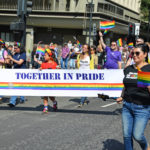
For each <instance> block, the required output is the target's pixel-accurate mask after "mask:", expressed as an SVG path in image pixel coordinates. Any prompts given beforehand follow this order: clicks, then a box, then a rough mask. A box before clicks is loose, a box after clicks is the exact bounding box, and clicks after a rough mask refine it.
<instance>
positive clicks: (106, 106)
mask: <svg viewBox="0 0 150 150" xmlns="http://www.w3.org/2000/svg"><path fill="white" fill-rule="evenodd" d="M115 104H117V103H116V102H114V103H110V104H107V105H104V106H101V107H103V108H105V107H108V106H111V105H115Z"/></svg>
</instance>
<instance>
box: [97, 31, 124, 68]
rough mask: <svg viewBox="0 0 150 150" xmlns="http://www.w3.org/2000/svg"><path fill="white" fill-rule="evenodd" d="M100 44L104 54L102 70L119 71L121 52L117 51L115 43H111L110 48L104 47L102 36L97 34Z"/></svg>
mask: <svg viewBox="0 0 150 150" xmlns="http://www.w3.org/2000/svg"><path fill="white" fill-rule="evenodd" d="M99 37H100V43H101V44H102V47H103V49H104V50H105V52H106V62H105V64H104V68H106V69H121V67H122V66H121V52H120V51H118V47H117V42H116V41H112V42H111V46H110V47H108V46H106V45H105V43H104V40H103V34H102V33H101V32H99Z"/></svg>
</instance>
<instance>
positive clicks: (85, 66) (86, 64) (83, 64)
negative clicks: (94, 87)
mask: <svg viewBox="0 0 150 150" xmlns="http://www.w3.org/2000/svg"><path fill="white" fill-rule="evenodd" d="M79 69H84V70H89V69H90V57H89V56H87V57H86V58H84V59H82V60H80V68H79Z"/></svg>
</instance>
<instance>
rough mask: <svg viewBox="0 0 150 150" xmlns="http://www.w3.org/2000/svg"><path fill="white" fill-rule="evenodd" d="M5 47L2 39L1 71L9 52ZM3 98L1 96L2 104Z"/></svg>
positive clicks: (0, 42) (0, 48)
mask: <svg viewBox="0 0 150 150" xmlns="http://www.w3.org/2000/svg"><path fill="white" fill-rule="evenodd" d="M4 47H5V42H4V41H3V40H2V39H0V69H4V68H5V64H6V58H7V54H8V53H7V51H6V50H5V49H4ZM2 98H3V97H2V96H0V103H1V102H2Z"/></svg>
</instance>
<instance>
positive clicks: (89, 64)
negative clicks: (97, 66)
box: [77, 44, 94, 107]
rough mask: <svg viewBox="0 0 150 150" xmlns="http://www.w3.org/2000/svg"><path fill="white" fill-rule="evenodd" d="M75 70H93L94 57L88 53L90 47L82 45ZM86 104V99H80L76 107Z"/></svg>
mask: <svg viewBox="0 0 150 150" xmlns="http://www.w3.org/2000/svg"><path fill="white" fill-rule="evenodd" d="M77 68H78V69H80V70H89V69H94V57H93V55H91V53H90V46H89V45H88V44H84V45H83V47H82V53H81V54H79V55H78V56H77ZM85 102H86V97H81V100H80V104H79V105H78V107H82V106H83V105H84V103H85Z"/></svg>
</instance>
